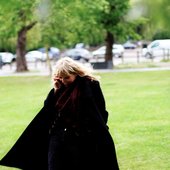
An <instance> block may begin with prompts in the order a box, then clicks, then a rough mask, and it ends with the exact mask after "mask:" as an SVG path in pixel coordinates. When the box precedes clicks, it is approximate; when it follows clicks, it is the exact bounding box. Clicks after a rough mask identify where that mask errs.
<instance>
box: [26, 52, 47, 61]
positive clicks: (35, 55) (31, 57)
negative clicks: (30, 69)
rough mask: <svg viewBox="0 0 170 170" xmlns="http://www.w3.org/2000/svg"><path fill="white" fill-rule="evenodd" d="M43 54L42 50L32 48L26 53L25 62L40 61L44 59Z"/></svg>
mask: <svg viewBox="0 0 170 170" xmlns="http://www.w3.org/2000/svg"><path fill="white" fill-rule="evenodd" d="M43 55H44V54H43V53H42V52H40V51H37V50H33V51H29V52H27V53H26V55H25V59H26V61H27V62H36V61H42V60H43V59H44V56H43Z"/></svg>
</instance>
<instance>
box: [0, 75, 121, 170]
mask: <svg viewBox="0 0 170 170" xmlns="http://www.w3.org/2000/svg"><path fill="white" fill-rule="evenodd" d="M79 88H80V91H81V96H80V101H79V102H80V103H79V107H78V108H77V110H78V113H79V119H78V120H79V125H80V127H79V128H80V134H81V135H80V136H79V137H80V138H79V139H80V143H77V142H78V141H79V140H77V139H76V142H75V141H74V140H73V138H71V140H72V142H71V141H70V140H65V141H66V142H64V143H62V145H63V144H64V146H65V147H64V148H66V150H67V151H68V149H70V150H72V149H73V152H71V151H70V152H67V153H70V156H71V154H75V157H79V151H80V154H81V156H82V155H83V156H84V161H82V160H83V159H81V161H80V162H82V164H81V170H83V167H86V169H88V170H90V169H91V170H92V169H101V170H105V169H107V170H118V169H119V167H118V162H117V158H116V151H115V146H114V142H113V139H112V137H111V135H110V133H109V131H108V127H107V119H108V112H107V111H106V108H105V101H104V96H103V94H102V91H101V88H100V85H99V82H98V81H93V80H90V79H88V78H80V86H79ZM59 93H60V92H58V93H55V91H54V89H52V90H51V91H50V92H49V95H48V96H47V99H46V100H45V102H44V107H43V108H42V109H41V110H40V112H39V113H38V114H37V115H36V117H35V118H34V119H33V120H32V122H31V123H30V124H29V125H28V126H27V128H26V129H25V131H24V132H23V133H22V135H21V136H20V137H19V139H18V140H17V142H16V143H15V144H14V146H13V147H12V148H11V149H10V150H9V152H8V153H7V154H6V155H5V156H4V157H3V158H2V160H1V161H0V165H4V166H10V167H17V168H20V169H23V170H38V169H41V170H47V169H48V157H52V156H53V154H55V153H53V152H52V149H50V148H49V152H48V146H49V142H51V143H53V144H54V145H53V146H55V147H57V146H60V148H62V146H61V145H58V143H55V142H56V139H55V138H56V136H55V135H54V136H53V137H51V135H50V136H49V129H50V128H51V123H52V122H53V119H54V118H55V116H56V109H55V104H56V100H57V99H58V97H59ZM93 133H94V134H95V135H93ZM49 137H50V138H49ZM67 137H69V136H67ZM61 139H62V138H61ZM67 141H69V143H67ZM75 144H76V145H75ZM66 146H67V147H66ZM76 150H77V151H76ZM60 156H62V155H60ZM72 158H74V157H72ZM81 158H83V157H81ZM67 160H68V162H69V160H72V159H71V158H70V159H67ZM75 160H76V159H73V160H72V161H71V162H74V161H75ZM90 163H91V164H90ZM65 164H67V163H65ZM67 165H68V164H67ZM90 165H91V166H90ZM54 166H55V164H54ZM69 167H70V166H69ZM64 170H66V169H64Z"/></svg>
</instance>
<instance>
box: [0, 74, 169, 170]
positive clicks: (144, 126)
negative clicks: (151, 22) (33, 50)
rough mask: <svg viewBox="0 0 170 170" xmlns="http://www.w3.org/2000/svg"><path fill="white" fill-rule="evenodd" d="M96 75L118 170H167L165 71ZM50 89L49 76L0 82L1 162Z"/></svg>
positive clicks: (166, 82) (167, 107) (4, 169)
mask: <svg viewBox="0 0 170 170" xmlns="http://www.w3.org/2000/svg"><path fill="white" fill-rule="evenodd" d="M98 75H100V76H101V87H102V90H103V93H104V96H105V100H106V107H107V110H108V112H109V121H108V124H109V128H110V132H111V134H112V136H113V139H114V142H115V147H116V152H117V158H118V162H119V165H120V170H169V169H170V71H150V72H127V73H121V72H120V73H118V72H114V73H98ZM51 87H52V86H51V80H50V78H49V77H38V76H37V77H0V101H1V102H0V159H1V158H2V157H3V155H5V154H6V153H7V151H8V150H9V149H10V147H11V146H12V145H13V144H14V143H15V141H16V140H17V138H18V137H19V136H20V134H21V133H22V131H23V130H24V129H25V127H26V126H27V125H28V123H29V122H30V121H31V120H32V118H33V117H34V116H35V115H36V113H37V112H38V111H39V110H40V108H41V107H42V105H43V102H44V99H45V98H46V96H47V94H48V91H49V90H50V89H51ZM12 169H13V168H6V167H3V166H0V170H12Z"/></svg>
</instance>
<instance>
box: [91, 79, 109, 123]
mask: <svg viewBox="0 0 170 170" xmlns="http://www.w3.org/2000/svg"><path fill="white" fill-rule="evenodd" d="M92 92H93V96H94V100H95V101H94V102H95V104H96V107H97V108H98V110H99V112H100V114H101V116H102V119H103V120H104V123H105V124H107V121H108V111H107V110H106V103H105V98H104V95H103V92H102V89H101V87H100V83H99V82H98V81H94V82H93V83H92Z"/></svg>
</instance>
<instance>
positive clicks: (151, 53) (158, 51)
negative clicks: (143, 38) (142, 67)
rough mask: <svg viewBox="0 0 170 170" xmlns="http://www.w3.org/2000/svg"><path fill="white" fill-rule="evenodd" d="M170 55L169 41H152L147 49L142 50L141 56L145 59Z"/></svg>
mask: <svg viewBox="0 0 170 170" xmlns="http://www.w3.org/2000/svg"><path fill="white" fill-rule="evenodd" d="M169 54H170V39H166V40H154V41H152V42H151V43H150V44H149V45H148V46H147V48H143V49H142V56H143V57H146V58H154V57H162V56H167V55H169Z"/></svg>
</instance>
